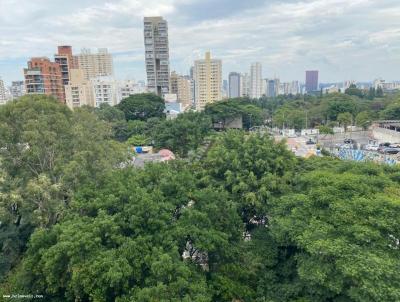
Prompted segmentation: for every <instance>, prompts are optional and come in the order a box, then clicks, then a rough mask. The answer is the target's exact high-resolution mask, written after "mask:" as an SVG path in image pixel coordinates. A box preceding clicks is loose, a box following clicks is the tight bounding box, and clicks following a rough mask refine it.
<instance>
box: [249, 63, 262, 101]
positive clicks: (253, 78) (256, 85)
mask: <svg viewBox="0 0 400 302" xmlns="http://www.w3.org/2000/svg"><path fill="white" fill-rule="evenodd" d="M262 95H263V79H262V65H261V63H259V62H256V63H253V64H251V67H250V97H251V98H253V99H259V98H260V97H262Z"/></svg>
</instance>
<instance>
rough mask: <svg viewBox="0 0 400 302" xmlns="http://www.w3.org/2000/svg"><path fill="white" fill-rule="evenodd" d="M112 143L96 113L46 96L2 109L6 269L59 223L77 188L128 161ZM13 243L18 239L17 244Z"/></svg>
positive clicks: (0, 204)
mask: <svg viewBox="0 0 400 302" xmlns="http://www.w3.org/2000/svg"><path fill="white" fill-rule="evenodd" d="M110 138H111V128H110V127H109V125H107V124H106V123H105V122H102V121H100V120H99V119H98V118H97V116H96V115H94V114H93V112H92V111H91V110H86V109H76V110H75V111H74V112H72V111H70V110H69V109H68V108H67V107H66V106H65V105H62V104H60V103H59V102H58V101H57V100H55V99H52V98H49V97H46V96H25V97H21V98H20V99H18V100H17V101H14V102H10V103H8V104H6V105H4V106H1V107H0V170H1V171H2V173H3V174H4V178H3V179H2V180H1V183H2V185H1V186H0V222H1V223H0V232H5V233H8V235H7V236H6V237H3V236H2V237H1V240H0V256H4V257H5V258H4V259H10V261H11V262H8V263H4V267H5V268H8V269H9V268H12V267H13V266H14V265H15V264H16V263H17V260H18V258H19V256H20V254H21V252H23V251H24V249H25V244H26V242H27V239H28V238H29V234H30V233H31V232H32V231H33V229H34V228H35V227H38V228H45V229H47V228H50V227H51V226H52V225H53V224H55V223H57V222H58V221H60V219H61V218H62V217H63V215H64V210H65V209H66V207H67V206H68V203H69V202H70V200H71V197H72V195H73V193H74V191H75V190H76V189H77V188H79V187H80V186H82V185H85V184H89V183H94V184H96V183H98V182H99V180H101V179H102V175H104V174H106V173H107V171H109V170H110V169H112V168H113V167H114V166H115V165H117V164H118V163H120V162H121V161H123V160H124V159H125V156H124V151H123V149H121V146H119V145H118V144H117V143H116V142H114V141H112V140H111V139H110ZM9 238H17V239H15V244H10V241H9ZM11 254H14V255H13V257H11V258H10V257H8V256H7V255H11ZM8 269H0V271H3V272H6V271H7V270H8ZM3 276H4V275H3V274H1V273H0V279H1V278H2V277H3Z"/></svg>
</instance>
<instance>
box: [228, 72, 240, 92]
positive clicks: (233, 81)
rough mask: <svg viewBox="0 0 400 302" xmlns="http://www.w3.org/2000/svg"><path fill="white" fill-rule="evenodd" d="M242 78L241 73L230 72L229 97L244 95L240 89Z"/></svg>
mask: <svg viewBox="0 0 400 302" xmlns="http://www.w3.org/2000/svg"><path fill="white" fill-rule="evenodd" d="M240 78H241V75H240V73H238V72H230V73H229V97H230V98H239V97H241V96H242V93H241V90H240V86H241V85H240Z"/></svg>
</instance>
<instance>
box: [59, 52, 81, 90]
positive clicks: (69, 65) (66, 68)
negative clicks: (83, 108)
mask: <svg viewBox="0 0 400 302" xmlns="http://www.w3.org/2000/svg"><path fill="white" fill-rule="evenodd" d="M54 62H56V63H58V65H60V69H61V78H62V82H63V85H68V83H69V80H70V70H71V69H76V68H78V58H77V57H75V56H74V55H73V54H72V47H71V46H58V52H57V54H55V55H54Z"/></svg>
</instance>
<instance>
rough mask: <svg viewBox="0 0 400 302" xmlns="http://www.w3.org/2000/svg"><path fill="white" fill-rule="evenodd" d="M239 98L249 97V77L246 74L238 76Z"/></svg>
mask: <svg viewBox="0 0 400 302" xmlns="http://www.w3.org/2000/svg"><path fill="white" fill-rule="evenodd" d="M240 96H241V97H250V76H249V74H248V73H247V72H246V73H242V74H241V75H240Z"/></svg>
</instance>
